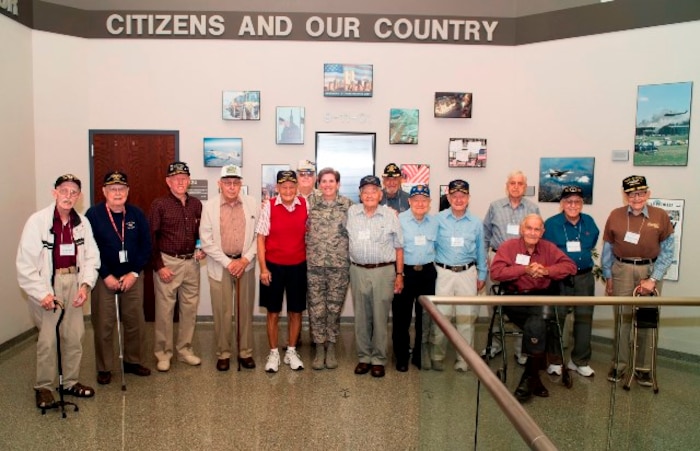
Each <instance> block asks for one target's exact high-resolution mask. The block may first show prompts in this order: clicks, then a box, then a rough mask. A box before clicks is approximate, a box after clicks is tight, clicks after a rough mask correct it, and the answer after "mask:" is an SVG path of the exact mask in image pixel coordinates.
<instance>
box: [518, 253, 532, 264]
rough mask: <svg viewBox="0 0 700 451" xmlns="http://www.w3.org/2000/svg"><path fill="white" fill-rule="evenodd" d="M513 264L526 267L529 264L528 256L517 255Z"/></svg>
mask: <svg viewBox="0 0 700 451" xmlns="http://www.w3.org/2000/svg"><path fill="white" fill-rule="evenodd" d="M515 264H516V265H523V266H527V265H529V264H530V256H529V255H526V254H518V255H516V256H515Z"/></svg>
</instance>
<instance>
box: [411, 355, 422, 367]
mask: <svg viewBox="0 0 700 451" xmlns="http://www.w3.org/2000/svg"><path fill="white" fill-rule="evenodd" d="M411 364H412V365H413V366H415V367H416V368H418V369H421V364H420V357H419V358H417V359H411Z"/></svg>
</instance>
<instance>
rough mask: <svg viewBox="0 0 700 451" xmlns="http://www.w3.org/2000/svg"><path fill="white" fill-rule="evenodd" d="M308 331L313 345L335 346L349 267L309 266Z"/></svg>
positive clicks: (345, 294) (348, 277)
mask: <svg viewBox="0 0 700 451" xmlns="http://www.w3.org/2000/svg"><path fill="white" fill-rule="evenodd" d="M307 278H308V284H307V287H308V288H307V292H306V296H307V301H308V308H307V312H308V314H309V328H310V329H311V338H312V339H313V341H314V343H326V342H330V343H335V342H336V340H337V337H338V332H339V329H340V313H341V311H342V310H343V303H344V302H345V297H346V296H347V293H348V284H349V283H350V270H349V268H345V267H343V268H330V267H325V266H309V268H308V271H307Z"/></svg>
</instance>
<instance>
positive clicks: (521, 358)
mask: <svg viewBox="0 0 700 451" xmlns="http://www.w3.org/2000/svg"><path fill="white" fill-rule="evenodd" d="M515 361H516V362H518V365H520V366H525V364H526V363H527V356H526V355H523V354H515Z"/></svg>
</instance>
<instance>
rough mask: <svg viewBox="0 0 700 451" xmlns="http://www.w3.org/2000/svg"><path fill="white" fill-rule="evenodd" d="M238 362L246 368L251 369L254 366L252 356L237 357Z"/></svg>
mask: <svg viewBox="0 0 700 451" xmlns="http://www.w3.org/2000/svg"><path fill="white" fill-rule="evenodd" d="M238 363H240V364H241V366H242V367H243V368H245V369H247V370H252V369H253V368H255V360H253V358H252V357H239V358H238Z"/></svg>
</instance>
